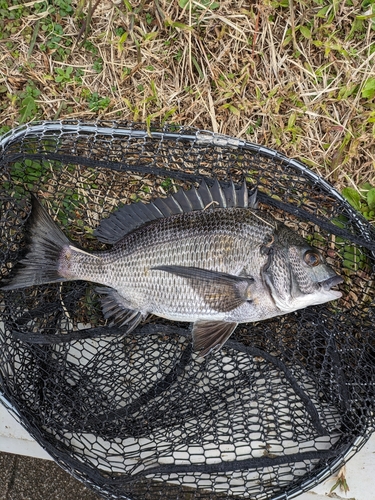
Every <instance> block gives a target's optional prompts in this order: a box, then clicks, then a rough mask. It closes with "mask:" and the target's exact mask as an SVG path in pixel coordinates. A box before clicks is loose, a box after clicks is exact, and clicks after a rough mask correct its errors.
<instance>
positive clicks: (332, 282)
mask: <svg viewBox="0 0 375 500" xmlns="http://www.w3.org/2000/svg"><path fill="white" fill-rule="evenodd" d="M343 282H344V279H343V278H342V277H341V276H338V275H336V276H332V278H328V279H327V280H324V281H321V282H320V285H321V287H322V288H323V290H325V291H327V292H329V291H331V292H334V293H336V294H340V295H338V296H339V297H341V292H339V291H337V290H331V288H332V287H333V286H336V285H339V284H340V283H343Z"/></svg>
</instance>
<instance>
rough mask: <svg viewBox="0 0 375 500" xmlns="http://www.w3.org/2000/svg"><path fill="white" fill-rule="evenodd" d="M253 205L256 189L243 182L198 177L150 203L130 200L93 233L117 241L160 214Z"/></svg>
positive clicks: (255, 201)
mask: <svg viewBox="0 0 375 500" xmlns="http://www.w3.org/2000/svg"><path fill="white" fill-rule="evenodd" d="M219 207H220V208H227V207H239V208H247V207H249V208H254V209H256V208H257V192H256V189H254V190H253V191H252V192H251V194H250V196H249V194H248V189H247V185H246V182H245V181H244V182H243V184H242V185H241V187H239V188H238V187H236V186H235V184H234V183H233V182H230V183H229V185H224V184H221V183H219V181H218V180H217V179H216V180H215V182H214V183H213V184H212V186H209V185H208V184H207V183H206V182H205V181H202V182H201V184H200V185H199V187H198V188H195V187H192V188H191V189H189V190H187V191H185V190H183V189H180V190H179V191H177V193H175V194H172V195H171V196H168V197H167V198H157V199H156V200H155V201H153V202H151V203H142V202H141V201H139V202H138V203H132V204H130V205H125V206H123V207H122V208H120V209H119V210H116V212H113V213H112V214H111V215H110V216H109V217H108V218H107V219H103V220H102V221H101V222H100V224H99V226H98V227H97V229H96V230H95V232H94V234H95V236H96V237H97V238H98V240H99V241H103V242H104V243H111V244H114V243H117V242H118V241H120V240H121V239H122V238H123V237H124V236H125V235H126V234H128V233H130V231H133V230H134V229H136V228H138V227H140V226H142V225H143V224H146V223H147V222H151V221H153V220H156V219H160V218H163V217H170V216H171V215H175V214H180V213H184V212H192V211H194V210H205V209H214V208H219Z"/></svg>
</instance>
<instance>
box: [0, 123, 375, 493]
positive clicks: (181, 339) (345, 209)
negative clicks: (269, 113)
mask: <svg viewBox="0 0 375 500" xmlns="http://www.w3.org/2000/svg"><path fill="white" fill-rule="evenodd" d="M1 144H2V156H1V163H0V179H1V181H0V182H1V191H0V219H1V225H0V233H1V244H0V269H1V279H6V278H7V277H8V276H9V273H10V272H11V268H12V267H13V265H14V264H15V263H16V262H17V261H18V260H19V259H20V257H21V255H22V252H23V251H24V247H25V222H26V220H27V217H28V214H29V213H30V192H32V193H34V194H36V195H37V196H38V198H39V199H41V200H42V202H43V205H44V206H46V207H47V208H48V211H49V212H50V213H51V214H53V215H54V216H55V217H56V219H57V222H58V223H59V225H60V227H62V228H63V230H64V232H65V233H66V234H67V235H68V236H69V237H70V238H71V239H72V240H73V241H74V242H76V243H79V244H80V245H81V246H82V247H83V248H85V249H88V250H98V249H101V248H103V244H101V243H100V242H98V241H97V240H96V239H95V238H94V236H93V229H94V228H95V227H97V225H98V223H99V221H100V220H101V219H102V218H103V217H106V216H108V215H109V214H110V213H111V212H113V211H114V210H115V209H116V208H118V207H119V206H121V204H128V203H131V202H134V201H137V200H143V201H147V200H152V199H155V198H158V197H165V196H167V195H168V194H170V193H171V192H173V191H174V190H175V189H176V186H177V187H178V186H182V187H184V188H189V187H190V186H191V185H195V186H197V185H198V184H199V182H200V181H201V180H202V179H207V178H209V179H213V178H217V179H219V180H221V181H226V180H229V179H232V180H233V181H234V182H236V183H237V182H238V183H240V182H242V181H243V180H244V179H245V180H246V181H247V183H248V184H249V185H257V186H258V189H259V199H260V207H261V209H262V210H265V211H270V212H272V214H273V216H274V217H276V218H277V219H280V220H282V221H285V223H286V224H287V225H288V226H290V227H291V228H293V229H295V230H297V231H298V232H300V233H301V234H302V235H303V236H304V237H305V238H306V239H307V240H308V241H309V243H310V244H312V245H313V246H316V247H318V248H320V249H321V250H322V251H323V252H324V254H325V255H327V256H328V262H329V264H330V265H331V266H332V267H333V268H334V269H335V270H336V272H337V273H338V274H340V275H341V276H343V277H344V278H345V283H343V284H342V285H340V289H341V291H342V292H343V296H342V298H341V299H340V300H339V301H335V302H331V303H327V304H324V305H320V306H315V307H309V308H307V309H304V310H301V311H298V312H296V313H292V314H289V315H286V316H281V317H278V318H275V319H272V320H267V321H263V322H258V323H252V324H242V325H239V327H238V328H237V329H236V331H235V333H234V334H233V335H232V337H231V338H230V340H229V341H228V342H227V343H226V344H225V345H224V347H223V348H222V350H221V351H219V352H217V353H215V354H212V355H209V356H207V357H206V358H201V357H199V356H197V355H196V354H195V353H194V352H193V351H192V347H191V336H190V330H191V327H190V325H188V324H186V323H176V322H169V321H166V320H162V319H160V318H154V319H153V320H151V321H149V322H148V323H146V324H141V325H140V326H139V327H138V328H137V329H136V330H135V331H134V332H133V333H131V334H128V335H126V336H124V335H122V333H123V332H122V330H121V329H119V328H116V327H112V328H110V327H108V326H107V325H106V323H105V321H104V319H103V316H102V312H101V309H100V305H99V301H98V298H97V294H96V292H95V285H94V284H91V283H86V282H70V283H63V284H61V283H57V284H51V285H43V286H38V287H31V288H27V289H21V290H15V291H7V292H5V291H3V292H1V291H0V338H1V341H0V375H1V378H0V389H1V392H2V393H3V396H4V398H5V399H6V400H7V402H8V404H9V405H11V407H12V408H13V410H14V412H15V413H16V414H17V416H18V418H19V420H20V421H21V423H22V424H23V425H24V426H25V427H26V429H27V430H28V431H29V432H30V433H31V435H32V436H33V437H34V438H35V439H36V440H37V441H38V442H39V443H40V444H41V445H42V446H43V447H44V448H45V449H46V450H47V451H48V452H49V453H50V454H51V456H52V457H53V458H54V459H55V460H56V461H57V462H58V463H59V464H60V465H61V466H62V467H63V468H65V469H66V470H68V471H69V472H70V473H72V474H73V475H74V476H75V477H77V478H79V479H80V480H82V481H83V482H85V483H86V484H87V485H89V486H91V487H93V488H95V489H96V490H97V491H99V492H100V493H101V494H102V495H103V497H107V498H124V499H125V498H128V499H140V500H141V499H142V500H144V499H150V500H151V499H156V498H163V499H168V498H170V499H184V500H185V499H186V500H187V499H189V500H192V499H202V500H203V499H205V500H208V499H210V500H214V499H215V500H216V499H232V498H233V499H236V498H251V499H256V500H261V499H271V498H272V499H286V498H292V497H293V496H294V495H297V494H299V493H301V491H304V490H307V489H309V488H310V487H312V486H313V485H314V484H316V483H317V482H319V481H321V480H322V479H324V478H325V477H327V476H328V475H330V474H331V473H332V472H334V471H335V470H337V469H338V468H339V467H340V466H341V465H343V463H344V462H345V461H346V460H347V459H348V458H349V457H350V456H352V455H353V454H354V453H355V452H356V451H357V450H358V449H359V448H360V447H361V446H362V445H363V444H364V443H365V442H366V440H367V438H368V437H369V435H370V433H371V432H372V430H373V425H374V405H375V403H374V401H375V398H374V387H375V386H374V382H375V380H374V375H375V367H374V361H375V338H374V320H375V307H374V290H375V285H374V252H375V242H374V241H375V238H374V229H373V228H372V227H371V225H369V224H368V223H367V222H366V220H365V219H363V218H362V217H361V215H359V214H358V213H356V212H355V211H354V210H353V209H352V208H351V207H350V206H349V205H348V203H347V202H345V201H344V200H343V198H342V197H341V196H340V195H339V194H338V193H337V192H336V191H335V190H334V189H333V188H332V187H331V186H329V185H328V184H327V183H326V182H325V181H324V180H322V179H321V178H319V177H318V176H317V175H315V174H314V173H312V172H310V171H309V170H308V169H307V168H306V167H304V166H303V165H302V164H301V163H299V162H297V161H295V160H290V159H287V158H285V157H284V156H282V155H280V154H278V153H276V152H274V151H271V150H268V149H267V148H262V147H259V146H255V145H254V144H251V143H248V142H245V141H240V140H237V139H232V138H228V137H223V136H219V135H215V134H211V133H208V132H202V131H197V130H192V129H184V128H179V127H175V126H169V127H164V128H157V127H156V128H151V130H145V128H144V127H143V126H141V125H139V124H133V123H123V124H118V123H95V124H92V123H91V124H90V123H83V122H78V121H77V122H74V121H65V122H64V121H61V122H46V123H41V124H33V125H32V126H28V127H23V128H19V129H16V130H14V131H12V132H11V133H9V134H7V135H6V136H5V137H3V139H2V142H1Z"/></svg>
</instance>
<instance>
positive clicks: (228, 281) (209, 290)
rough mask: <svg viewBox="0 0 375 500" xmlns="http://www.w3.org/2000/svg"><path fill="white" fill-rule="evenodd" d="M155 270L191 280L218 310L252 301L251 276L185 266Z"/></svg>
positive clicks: (192, 284) (232, 307)
mask: <svg viewBox="0 0 375 500" xmlns="http://www.w3.org/2000/svg"><path fill="white" fill-rule="evenodd" d="M152 269H153V270H158V271H165V272H167V273H172V274H175V275H177V276H180V277H182V278H185V279H187V280H188V281H189V284H190V285H191V286H192V287H193V288H194V290H195V291H196V292H197V293H198V294H199V295H200V296H201V297H202V300H204V301H205V303H206V304H207V305H208V306H209V307H211V308H212V309H214V310H215V311H218V312H228V311H232V310H233V309H236V308H237V307H239V306H240V305H241V304H243V303H245V302H249V301H251V300H252V299H251V292H250V286H251V284H252V283H254V279H253V278H252V277H251V276H234V275H232V274H226V273H220V272H217V271H210V270H207V269H201V268H199V267H185V266H157V267H153V268H152Z"/></svg>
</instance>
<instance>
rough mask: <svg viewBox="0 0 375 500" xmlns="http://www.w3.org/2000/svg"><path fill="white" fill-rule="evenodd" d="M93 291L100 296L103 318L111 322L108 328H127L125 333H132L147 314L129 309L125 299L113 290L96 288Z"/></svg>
mask: <svg viewBox="0 0 375 500" xmlns="http://www.w3.org/2000/svg"><path fill="white" fill-rule="evenodd" d="M95 291H96V292H98V293H99V294H100V301H101V304H102V311H103V316H104V317H105V319H109V320H111V323H110V326H113V325H117V326H125V325H127V326H128V329H127V331H126V333H130V332H132V331H133V330H134V329H135V328H136V327H137V326H138V325H139V323H140V322H141V321H143V320H145V319H146V318H147V316H148V314H147V313H146V314H145V313H143V312H141V311H137V310H134V309H129V307H127V306H128V303H127V302H126V299H124V297H122V296H121V295H120V294H119V293H118V292H117V291H116V290H115V289H114V288H110V287H97V288H95Z"/></svg>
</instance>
